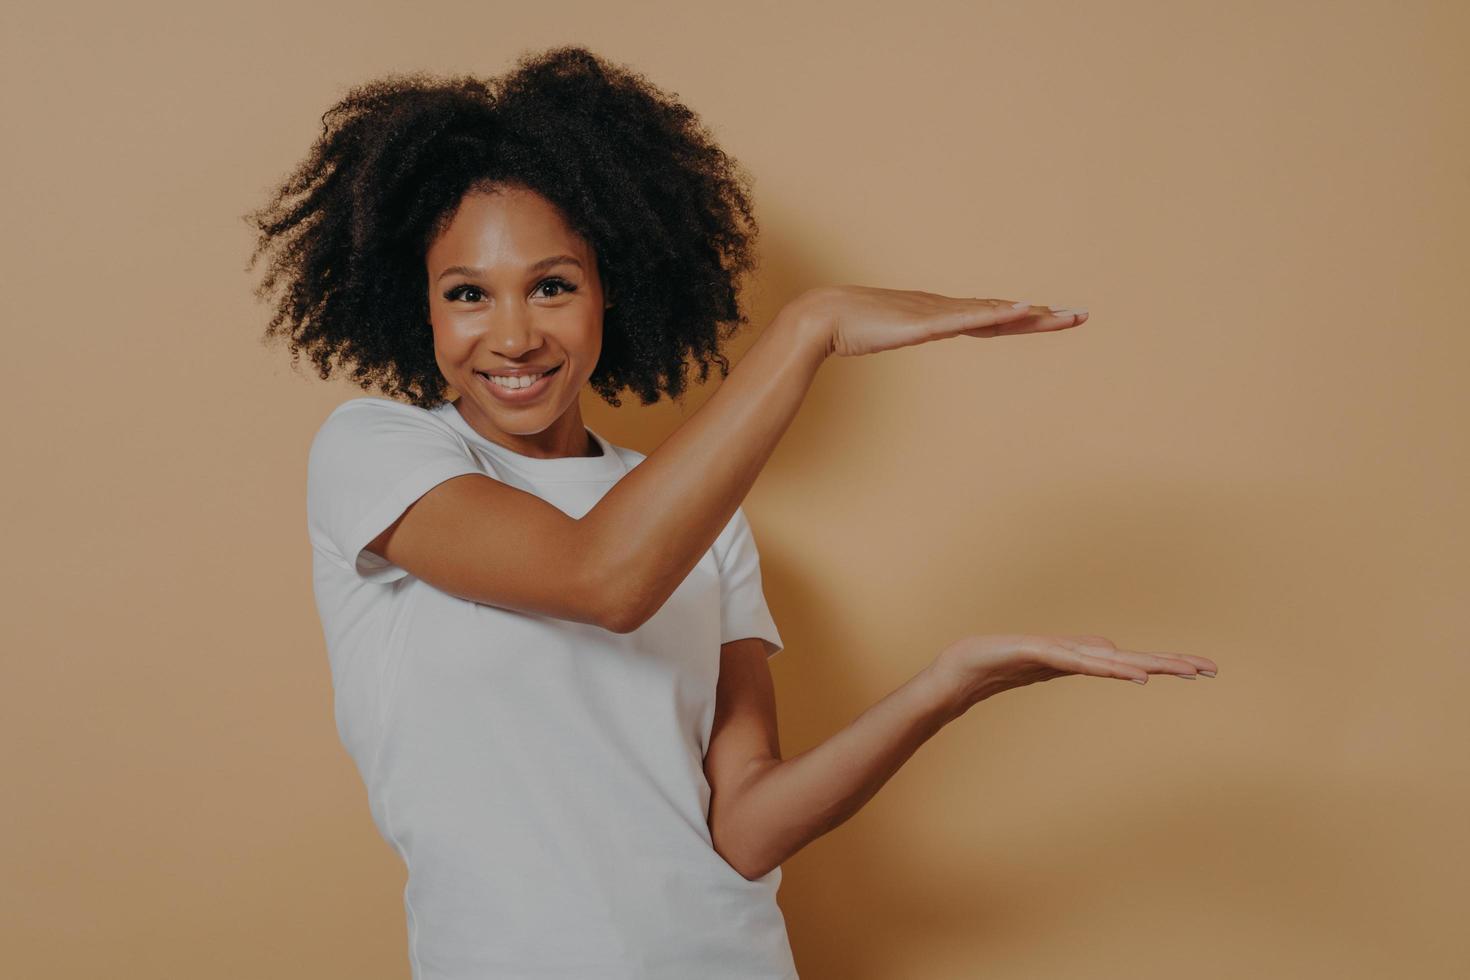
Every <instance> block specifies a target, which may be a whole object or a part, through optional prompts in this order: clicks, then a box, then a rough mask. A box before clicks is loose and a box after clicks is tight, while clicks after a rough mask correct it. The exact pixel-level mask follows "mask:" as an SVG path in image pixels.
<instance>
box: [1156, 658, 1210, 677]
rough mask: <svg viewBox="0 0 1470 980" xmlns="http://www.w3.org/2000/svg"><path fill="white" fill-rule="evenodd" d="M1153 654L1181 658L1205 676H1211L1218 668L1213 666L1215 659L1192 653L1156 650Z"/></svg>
mask: <svg viewBox="0 0 1470 980" xmlns="http://www.w3.org/2000/svg"><path fill="white" fill-rule="evenodd" d="M1155 656H1160V657H1170V658H1172V659H1174V660H1183V661H1185V662H1187V663H1189V664H1191V665H1193V667H1194V669H1195V670H1197V671H1199V672H1200V673H1201V674H1204V675H1205V676H1207V677H1213V676H1215V674H1216V673H1218V671H1219V668H1218V667H1216V666H1215V661H1213V660H1211V659H1210V658H1209V657H1196V656H1194V655H1193V654H1189V653H1158V652H1156V653H1155Z"/></svg>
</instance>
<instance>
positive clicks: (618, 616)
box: [602, 607, 644, 633]
mask: <svg viewBox="0 0 1470 980" xmlns="http://www.w3.org/2000/svg"><path fill="white" fill-rule="evenodd" d="M643 623H644V617H643V616H641V615H637V614H635V613H630V612H628V611H627V610H626V608H624V607H619V608H616V609H612V610H610V611H608V612H606V613H604V614H603V617H602V628H603V629H605V630H608V631H610V632H613V633H631V632H633V631H634V630H636V629H637V628H638V627H640V626H642V625H643Z"/></svg>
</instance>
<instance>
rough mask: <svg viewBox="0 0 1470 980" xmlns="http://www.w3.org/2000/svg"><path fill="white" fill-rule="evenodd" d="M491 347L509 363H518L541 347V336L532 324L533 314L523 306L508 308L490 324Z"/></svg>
mask: <svg viewBox="0 0 1470 980" xmlns="http://www.w3.org/2000/svg"><path fill="white" fill-rule="evenodd" d="M489 340H490V346H491V348H492V349H493V350H494V351H495V353H496V354H499V355H500V356H501V357H503V358H505V359H506V360H507V361H518V360H520V359H521V358H522V357H524V356H525V355H527V354H529V353H531V352H532V351H535V350H537V349H539V348H540V347H541V344H542V343H543V341H542V338H541V334H540V332H539V331H537V329H536V325H535V324H534V323H533V322H532V318H531V312H530V311H529V310H527V309H526V308H525V307H522V306H508V307H506V308H504V311H503V312H502V313H501V314H500V315H498V316H496V317H495V318H494V320H493V321H492V323H491V324H490V331H489Z"/></svg>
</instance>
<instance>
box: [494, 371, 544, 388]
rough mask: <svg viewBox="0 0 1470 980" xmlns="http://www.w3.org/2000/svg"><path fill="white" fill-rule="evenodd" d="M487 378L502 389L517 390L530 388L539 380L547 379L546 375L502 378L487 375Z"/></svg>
mask: <svg viewBox="0 0 1470 980" xmlns="http://www.w3.org/2000/svg"><path fill="white" fill-rule="evenodd" d="M485 377H487V378H489V379H490V380H491V381H493V382H494V383H495V384H498V385H500V387H502V388H510V389H516V388H529V387H530V386H531V385H533V384H535V383H536V382H537V381H538V380H539V379H541V378H543V377H545V375H544V374H523V375H507V376H501V375H496V374H487V375H485Z"/></svg>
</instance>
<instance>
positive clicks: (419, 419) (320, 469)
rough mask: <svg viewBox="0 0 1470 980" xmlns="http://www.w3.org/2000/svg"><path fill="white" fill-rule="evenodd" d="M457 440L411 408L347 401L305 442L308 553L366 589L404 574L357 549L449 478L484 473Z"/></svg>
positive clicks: (365, 400) (432, 418)
mask: <svg viewBox="0 0 1470 980" xmlns="http://www.w3.org/2000/svg"><path fill="white" fill-rule="evenodd" d="M484 472H485V470H484V467H483V466H481V465H480V462H479V461H478V460H477V459H476V457H475V455H474V453H473V452H471V451H470V448H469V446H468V445H467V444H466V443H465V441H464V439H463V438H462V437H461V436H460V435H459V434H458V433H457V432H455V431H454V430H453V429H452V428H450V427H449V426H448V425H446V424H445V423H444V422H443V420H441V419H439V418H436V417H435V416H434V415H432V414H431V413H430V412H429V411H428V410H427V409H423V408H419V407H418V406H416V405H407V404H403V403H401V402H395V401H390V400H389V399H386V398H354V399H351V400H349V401H346V402H343V403H342V404H341V405H338V406H337V407H336V408H335V409H334V410H333V411H332V413H331V414H330V415H328V416H327V418H326V420H325V421H324V422H322V425H321V428H320V429H318V430H317V433H316V436H315V437H314V438H313V439H312V443H311V450H310V453H309V456H308V462H307V475H306V521H307V529H308V532H309V534H310V536H311V542H312V546H313V547H314V548H316V549H317V550H319V551H321V552H322V553H324V554H325V555H326V556H327V557H328V558H329V559H332V560H334V561H336V562H337V563H338V564H340V565H342V566H343V567H344V568H346V569H349V570H351V571H354V572H356V573H357V574H358V575H359V576H361V577H362V578H363V579H365V580H366V581H369V582H379V583H386V582H392V581H394V580H396V579H399V578H403V577H404V576H406V575H407V574H408V572H407V571H405V570H404V569H402V568H399V567H398V566H397V565H394V564H392V563H391V562H389V561H388V560H387V559H385V558H382V557H380V556H378V555H376V554H374V553H373V552H371V551H364V550H363V549H364V547H365V546H366V545H367V544H369V543H370V542H371V541H372V540H373V539H374V538H376V537H377V536H378V535H379V534H380V533H382V531H383V529H384V528H386V527H388V525H390V524H392V523H393V522H394V521H396V520H397V519H398V518H399V517H400V516H401V515H402V514H403V512H404V511H405V510H407V509H408V506H409V504H412V503H413V502H414V501H416V500H418V499H419V498H420V497H422V496H423V495H424V494H425V493H427V492H428V491H430V490H432V489H433V488H434V487H436V486H438V485H439V484H440V483H443V482H444V481H445V480H448V479H449V478H450V477H455V476H461V475H463V474H466V473H484Z"/></svg>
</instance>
